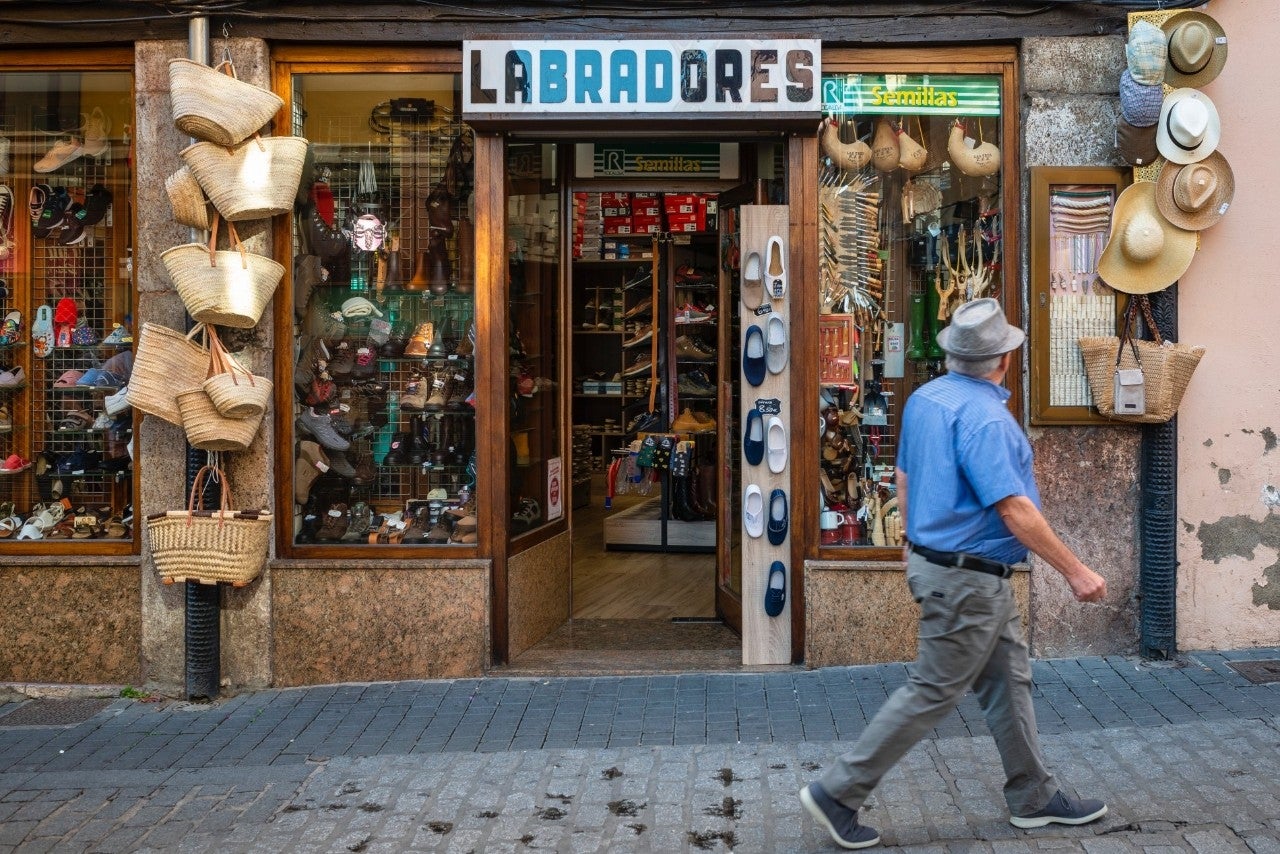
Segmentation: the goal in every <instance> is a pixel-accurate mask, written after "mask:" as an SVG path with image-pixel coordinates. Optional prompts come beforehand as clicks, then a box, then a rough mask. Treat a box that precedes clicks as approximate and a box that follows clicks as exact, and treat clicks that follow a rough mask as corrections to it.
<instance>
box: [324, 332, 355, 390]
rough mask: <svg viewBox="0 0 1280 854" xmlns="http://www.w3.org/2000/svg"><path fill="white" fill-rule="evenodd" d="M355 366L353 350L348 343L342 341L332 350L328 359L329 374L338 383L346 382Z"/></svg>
mask: <svg viewBox="0 0 1280 854" xmlns="http://www.w3.org/2000/svg"><path fill="white" fill-rule="evenodd" d="M355 367H356V354H355V351H354V350H352V349H351V345H350V344H348V343H347V342H346V341H343V342H342V343H341V344H339V345H338V346H337V348H336V349H335V350H334V351H333V358H332V359H330V360H329V376H331V377H333V378H334V379H335V380H336V381H338V382H340V383H344V382H347V381H349V380H350V379H351V372H352V371H354V370H355Z"/></svg>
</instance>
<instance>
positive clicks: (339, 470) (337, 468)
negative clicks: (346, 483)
mask: <svg viewBox="0 0 1280 854" xmlns="http://www.w3.org/2000/svg"><path fill="white" fill-rule="evenodd" d="M329 470H330V471H331V472H333V473H334V474H336V475H337V476H338V477H343V478H346V479H347V480H351V479H352V478H354V477H355V476H356V470H355V467H354V466H352V465H351V463H350V462H348V460H347V452H346V451H330V452H329Z"/></svg>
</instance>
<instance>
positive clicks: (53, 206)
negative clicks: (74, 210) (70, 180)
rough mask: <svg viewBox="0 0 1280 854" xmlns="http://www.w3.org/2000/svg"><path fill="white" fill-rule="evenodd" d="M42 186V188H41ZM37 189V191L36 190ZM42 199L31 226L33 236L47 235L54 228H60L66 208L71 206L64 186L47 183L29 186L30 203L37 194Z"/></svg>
mask: <svg viewBox="0 0 1280 854" xmlns="http://www.w3.org/2000/svg"><path fill="white" fill-rule="evenodd" d="M41 188H43V189H41ZM37 191H39V192H37ZM40 194H43V195H41V196H40V197H41V198H42V199H43V201H42V203H41V205H40V209H39V211H38V212H37V214H36V217H35V222H34V223H33V224H32V227H31V234H32V236H33V237H42V238H43V237H48V236H49V235H50V234H52V233H53V231H54V229H57V228H61V227H62V223H63V219H64V217H65V216H66V213H67V208H69V207H71V196H69V195H67V188H66V187H52V188H51V187H49V185H48V184H37V185H36V186H35V187H32V188H31V198H32V204H33V205H34V200H35V199H36V197H37V195H40Z"/></svg>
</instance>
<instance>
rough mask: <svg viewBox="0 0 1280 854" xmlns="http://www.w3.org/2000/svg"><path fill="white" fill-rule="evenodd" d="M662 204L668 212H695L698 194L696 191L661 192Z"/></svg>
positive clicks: (696, 210)
mask: <svg viewBox="0 0 1280 854" xmlns="http://www.w3.org/2000/svg"><path fill="white" fill-rule="evenodd" d="M662 206H663V208H664V209H665V210H666V212H667V213H668V214H690V213H697V212H698V195H697V194H696V193H663V194H662Z"/></svg>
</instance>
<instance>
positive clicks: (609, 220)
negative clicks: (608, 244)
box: [604, 216, 632, 234]
mask: <svg viewBox="0 0 1280 854" xmlns="http://www.w3.org/2000/svg"><path fill="white" fill-rule="evenodd" d="M604 233H605V234H631V233H632V231H631V217H629V216H607V217H605V218H604Z"/></svg>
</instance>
